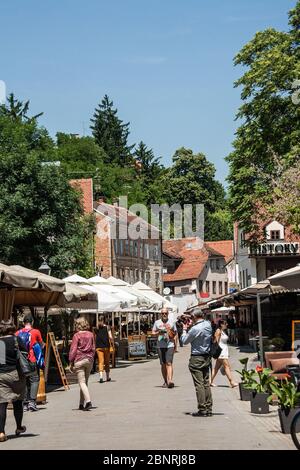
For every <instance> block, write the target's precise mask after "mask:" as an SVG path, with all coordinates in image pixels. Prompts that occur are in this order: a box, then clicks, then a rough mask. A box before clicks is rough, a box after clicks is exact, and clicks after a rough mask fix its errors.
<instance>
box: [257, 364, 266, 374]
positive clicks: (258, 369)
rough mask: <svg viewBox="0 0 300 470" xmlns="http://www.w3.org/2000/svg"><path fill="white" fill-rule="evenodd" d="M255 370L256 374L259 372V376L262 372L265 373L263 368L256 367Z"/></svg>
mask: <svg viewBox="0 0 300 470" xmlns="http://www.w3.org/2000/svg"><path fill="white" fill-rule="evenodd" d="M255 370H256V372H258V374H259V373H260V372H263V370H264V369H263V368H262V367H261V366H256V367H255Z"/></svg>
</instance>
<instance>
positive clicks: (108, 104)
mask: <svg viewBox="0 0 300 470" xmlns="http://www.w3.org/2000/svg"><path fill="white" fill-rule="evenodd" d="M91 123H92V125H91V130H92V133H93V136H94V138H95V140H96V142H97V144H98V145H99V147H101V148H102V149H103V150H104V152H105V155H106V156H105V158H104V161H105V163H108V164H115V165H120V166H123V167H124V166H126V165H128V164H132V155H131V151H132V149H133V147H134V145H131V146H130V145H128V136H129V122H128V123H125V124H124V123H123V121H122V120H121V119H120V118H119V117H118V110H117V109H115V108H114V107H113V102H112V101H110V99H109V97H108V96H107V95H105V96H104V98H103V99H102V101H101V103H100V104H99V105H98V108H96V109H95V112H94V115H93V118H92V119H91Z"/></svg>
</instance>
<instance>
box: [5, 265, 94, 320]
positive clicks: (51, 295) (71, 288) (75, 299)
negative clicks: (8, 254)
mask: <svg viewBox="0 0 300 470" xmlns="http://www.w3.org/2000/svg"><path fill="white" fill-rule="evenodd" d="M0 283H1V285H0V286H1V288H0V319H8V318H9V317H10V316H11V313H12V308H13V307H14V306H24V307H26V306H30V307H42V306H43V307H51V306H57V307H69V306H70V307H71V308H77V307H78V306H79V304H80V302H81V301H86V302H88V305H89V306H90V308H93V307H94V306H96V305H97V296H96V295H95V294H93V293H91V292H90V291H88V290H86V289H83V288H81V287H78V286H75V285H73V284H69V283H66V282H64V281H63V280H61V279H58V278H56V277H53V276H47V275H46V274H42V273H39V272H38V271H33V270H31V269H27V268H24V267H22V266H6V265H5V264H1V263H0ZM73 305H76V307H73Z"/></svg>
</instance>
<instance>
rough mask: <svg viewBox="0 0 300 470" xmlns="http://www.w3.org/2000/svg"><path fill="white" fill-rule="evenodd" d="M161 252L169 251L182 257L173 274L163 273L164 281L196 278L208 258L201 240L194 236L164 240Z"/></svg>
mask: <svg viewBox="0 0 300 470" xmlns="http://www.w3.org/2000/svg"><path fill="white" fill-rule="evenodd" d="M163 252H166V254H168V253H170V252H171V253H172V254H173V255H175V256H176V257H181V258H182V262H181V263H180V265H179V266H178V268H177V269H176V271H175V272H174V273H173V274H164V276H163V280H164V281H165V282H168V281H182V280H185V279H197V278H198V277H199V276H200V274H201V272H202V270H203V268H204V266H205V263H206V261H207V259H208V253H207V251H206V249H205V248H204V246H203V242H202V241H201V240H200V239H199V238H196V237H190V238H180V239H177V240H165V241H163Z"/></svg>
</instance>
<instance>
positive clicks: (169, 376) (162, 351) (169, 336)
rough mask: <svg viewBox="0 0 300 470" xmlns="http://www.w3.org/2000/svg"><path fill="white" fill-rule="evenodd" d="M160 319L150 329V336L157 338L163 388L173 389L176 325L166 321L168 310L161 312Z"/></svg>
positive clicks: (164, 309)
mask: <svg viewBox="0 0 300 470" xmlns="http://www.w3.org/2000/svg"><path fill="white" fill-rule="evenodd" d="M160 313H161V318H160V320H157V321H156V322H155V323H154V325H153V329H152V335H153V336H157V351H158V355H159V359H160V365H161V373H162V376H163V379H164V384H163V387H167V388H173V387H174V383H173V382H172V380H173V356H174V347H175V336H176V323H174V322H171V321H169V320H168V310H167V309H166V308H163V309H162V310H161V312H160Z"/></svg>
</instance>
